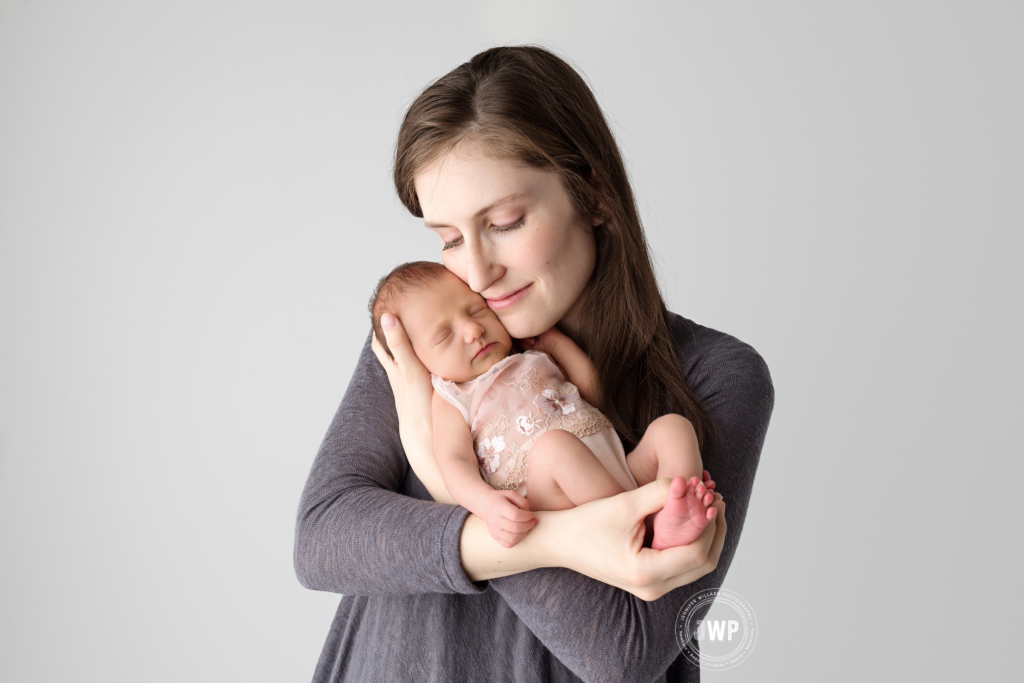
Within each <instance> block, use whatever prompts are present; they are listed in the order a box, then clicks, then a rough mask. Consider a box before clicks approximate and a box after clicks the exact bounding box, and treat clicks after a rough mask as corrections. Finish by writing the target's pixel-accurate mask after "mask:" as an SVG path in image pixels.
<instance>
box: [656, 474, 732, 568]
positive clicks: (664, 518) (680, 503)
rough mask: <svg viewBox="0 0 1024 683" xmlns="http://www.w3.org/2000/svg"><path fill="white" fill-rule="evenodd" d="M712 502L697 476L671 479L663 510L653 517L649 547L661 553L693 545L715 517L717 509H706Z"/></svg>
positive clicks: (711, 495)
mask: <svg viewBox="0 0 1024 683" xmlns="http://www.w3.org/2000/svg"><path fill="white" fill-rule="evenodd" d="M714 500H715V496H714V494H713V493H711V492H710V491H708V490H707V488H706V487H705V486H704V483H703V482H701V481H700V479H698V478H697V477H690V481H686V480H685V479H683V478H682V477H676V478H675V479H673V480H672V487H671V488H669V490H668V499H667V500H666V501H665V507H664V508H662V509H661V510H660V511H659V512H657V513H655V515H654V538H653V540H652V541H651V547H652V548H654V549H655V550H661V549H663V548H674V547H675V546H677V545H688V544H690V543H693V542H694V541H695V540H697V537H698V536H700V532H702V531H704V527H706V526H707V525H708V522H710V521H711V520H712V519H714V518H715V514H716V513H717V510H716V509H715V508H713V507H709V506H710V505H711V503H712V502H714Z"/></svg>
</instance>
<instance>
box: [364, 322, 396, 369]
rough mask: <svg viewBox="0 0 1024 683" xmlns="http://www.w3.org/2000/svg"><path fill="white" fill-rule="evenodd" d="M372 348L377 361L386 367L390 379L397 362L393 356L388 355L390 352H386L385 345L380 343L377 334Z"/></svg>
mask: <svg viewBox="0 0 1024 683" xmlns="http://www.w3.org/2000/svg"><path fill="white" fill-rule="evenodd" d="M370 348H371V349H373V355H375V356H377V360H378V361H380V364H381V365H382V366H384V372H386V373H387V374H388V376H389V377H390V376H391V371H392V370H393V369H394V367H395V361H394V360H392V358H391V356H389V355H388V352H387V351H385V350H384V345H383V344H381V343H380V340H379V339H377V333H376V332H374V333H373V340H372V341H371V342H370Z"/></svg>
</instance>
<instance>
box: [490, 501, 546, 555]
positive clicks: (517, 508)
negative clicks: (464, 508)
mask: <svg viewBox="0 0 1024 683" xmlns="http://www.w3.org/2000/svg"><path fill="white" fill-rule="evenodd" d="M482 516H483V518H484V521H485V522H487V531H488V532H490V534H491V537H492V538H493V539H494V540H495V541H497V542H498V543H499V544H501V546H502V547H504V548H511V547H512V546H514V545H515V544H516V543H519V541H521V540H523V536H525V535H526V534H527V532H529V531H530V529H532V528H533V527H534V526H536V524H537V518H536V517H534V516H533V513H532V512H530V504H529V503H528V502H527V501H526V499H525V498H523V497H522V496H521V495H519V494H518V493H516V492H515V491H495V492H494V495H493V496H490V497H489V498H488V500H487V508H486V509H485V510H484V514H483V515H482Z"/></svg>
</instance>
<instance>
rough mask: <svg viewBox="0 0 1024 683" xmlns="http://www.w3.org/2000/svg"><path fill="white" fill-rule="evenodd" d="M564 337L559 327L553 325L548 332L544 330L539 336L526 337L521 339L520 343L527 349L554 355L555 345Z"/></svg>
mask: <svg viewBox="0 0 1024 683" xmlns="http://www.w3.org/2000/svg"><path fill="white" fill-rule="evenodd" d="M561 338H562V332H561V330H559V329H558V328H557V327H552V328H551V329H550V330H548V331H547V332H542V333H541V334H540V335H539V336H537V337H527V338H526V339H520V340H519V343H520V344H522V345H523V348H524V349H526V350H527V351H540V352H541V353H547V354H549V355H554V352H555V347H556V346H558V341H559V340H560V339H561Z"/></svg>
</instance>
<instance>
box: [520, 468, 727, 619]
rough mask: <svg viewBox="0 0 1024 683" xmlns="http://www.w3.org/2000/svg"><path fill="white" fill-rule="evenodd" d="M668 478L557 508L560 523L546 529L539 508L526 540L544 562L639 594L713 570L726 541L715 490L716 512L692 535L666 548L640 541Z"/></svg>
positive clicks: (657, 593)
mask: <svg viewBox="0 0 1024 683" xmlns="http://www.w3.org/2000/svg"><path fill="white" fill-rule="evenodd" d="M671 482H672V480H671V479H668V478H663V479H658V480H656V481H653V482H651V483H650V484H647V485H646V486H643V487H641V488H639V489H635V490H633V491H626V492H625V493H620V494H618V495H616V496H612V497H611V498H604V499H600V500H595V501H591V502H590V503H586V504H585V505H581V506H579V507H577V508H573V509H571V510H562V511H559V512H558V513H555V514H557V515H559V517H560V519H559V520H558V523H557V524H555V525H550V527H549V528H548V529H545V528H544V526H545V525H544V522H545V518H546V517H547V514H550V513H547V514H546V513H543V512H538V513H536V515H537V517H538V518H540V521H539V523H538V524H537V527H536V529H534V530H533V532H532V533H531V534H530V535H529V536H527V538H526V540H525V543H527V544H537V547H536V549H535V552H536V553H537V555H538V556H539V557H542V558H551V559H552V561H550V562H544V564H545V565H547V566H558V567H568V568H570V569H573V570H575V571H577V572H580V573H581V574H585V575H587V576H589V577H591V578H593V579H597V580H598V581H603V582H604V583H607V584H609V585H611V586H616V587H618V588H621V589H622V590H625V591H628V592H630V593H632V594H633V595H636V596H637V597H639V598H641V599H642V600H647V601H650V600H656V599H658V598H660V597H661V596H663V595H665V594H666V593H668V592H669V591H671V590H673V589H675V588H678V587H679V586H683V585H686V584H688V583H693V582H694V581H696V580H697V579H699V578H700V577H702V576H704V575H705V574H708V573H710V572H712V571H713V570H714V569H715V568H716V567H717V566H718V558H719V556H720V555H721V553H722V546H723V544H724V543H725V532H726V522H725V501H724V500H722V496H721V494H718V493H715V494H714V495H715V501H714V502H713V503H712V505H713V506H714V507H715V508H717V510H718V512H717V513H716V516H715V519H714V520H712V521H711V522H708V525H707V526H706V527H705V528H704V531H703V533H701V535H700V536H699V537H698V538H697V540H696V541H694V542H693V543H691V544H689V545H685V546H679V547H676V548H666V549H664V550H653V549H651V548H644V547H643V540H644V524H643V522H644V518H645V517H646V516H647V515H649V514H651V513H653V512H657V511H658V510H660V509H661V508H662V507H664V506H665V500H666V499H667V497H668V489H669V485H670V484H671Z"/></svg>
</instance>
